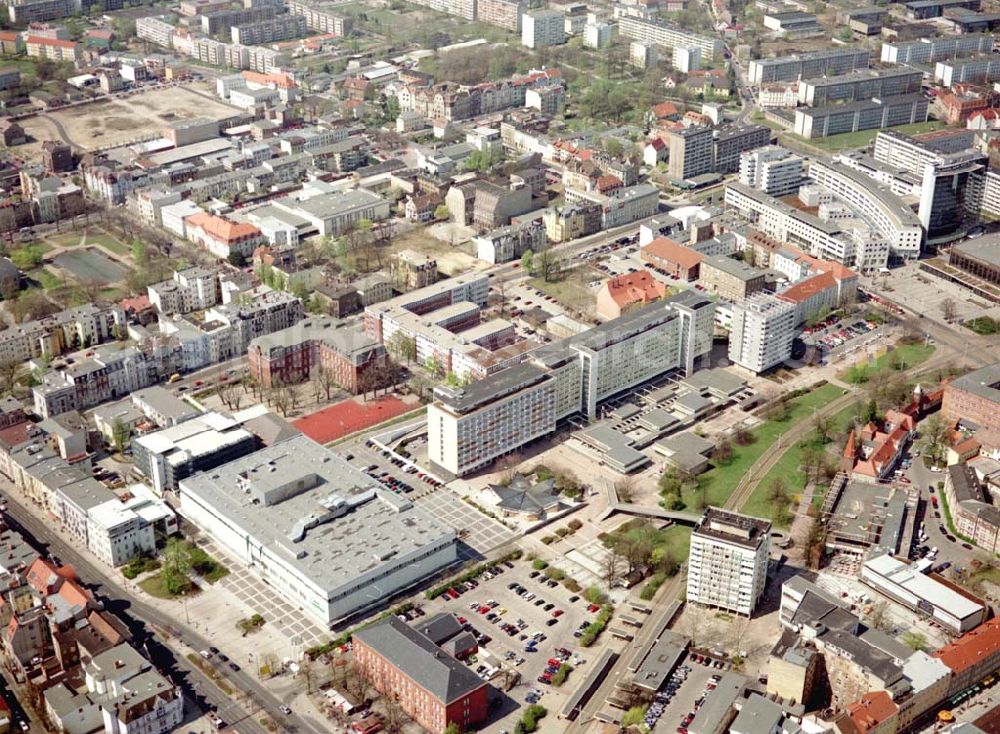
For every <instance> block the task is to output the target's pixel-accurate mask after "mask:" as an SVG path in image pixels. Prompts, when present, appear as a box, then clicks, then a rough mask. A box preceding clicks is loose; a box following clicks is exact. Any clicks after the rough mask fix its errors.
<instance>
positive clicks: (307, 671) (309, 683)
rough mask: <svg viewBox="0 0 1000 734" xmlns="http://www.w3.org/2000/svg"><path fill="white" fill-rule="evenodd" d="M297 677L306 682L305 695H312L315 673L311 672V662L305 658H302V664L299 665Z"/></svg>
mask: <svg viewBox="0 0 1000 734" xmlns="http://www.w3.org/2000/svg"><path fill="white" fill-rule="evenodd" d="M299 675H301V676H302V679H303V680H304V681H305V682H306V693H312V689H313V681H314V680H315V678H316V671H315V670H313V666H312V662H311V661H310V660H308V659H307V658H303V659H302V662H301V663H299Z"/></svg>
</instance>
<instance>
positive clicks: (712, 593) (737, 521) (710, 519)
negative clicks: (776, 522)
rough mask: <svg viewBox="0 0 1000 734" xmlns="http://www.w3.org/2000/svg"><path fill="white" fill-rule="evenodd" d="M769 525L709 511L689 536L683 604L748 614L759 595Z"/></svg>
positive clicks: (764, 580)
mask: <svg viewBox="0 0 1000 734" xmlns="http://www.w3.org/2000/svg"><path fill="white" fill-rule="evenodd" d="M770 538H771V523H770V522H769V521H768V520H762V519H760V518H756V517H750V516H748V515H741V514H739V513H736V512H730V511H728V510H722V509H719V508H718V507H709V508H708V509H707V510H705V514H704V515H703V516H702V518H701V521H700V522H699V523H698V525H697V526H695V529H694V531H693V532H692V533H691V553H690V556H689V557H688V579H687V600H688V602H693V603H695V604H703V605H705V606H709V607H715V608H717V609H725V610H726V611H730V612H734V613H736V614H744V615H746V616H748V617H749V616H750V615H751V614H753V610H754V609H755V608H756V606H757V602H759V601H760V598H761V596H763V594H764V585H765V584H766V583H767V563H768V557H769V556H770V552H771V542H770Z"/></svg>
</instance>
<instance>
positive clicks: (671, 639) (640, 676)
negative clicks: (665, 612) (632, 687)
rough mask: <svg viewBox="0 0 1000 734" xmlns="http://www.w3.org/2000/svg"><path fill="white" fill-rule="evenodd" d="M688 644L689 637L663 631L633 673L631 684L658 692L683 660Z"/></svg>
mask: <svg viewBox="0 0 1000 734" xmlns="http://www.w3.org/2000/svg"><path fill="white" fill-rule="evenodd" d="M689 644H691V639H690V638H689V637H685V636H684V635H680V634H678V633H676V632H672V631H671V630H663V631H662V632H661V633H660V636H659V637H658V638H657V640H656V642H655V643H654V644H653V647H652V649H651V650H650V651H649V653H648V654H647V655H646V657H645V659H643V661H642V664H641V665H640V666H639V669H638V670H637V671H636V672H635V675H634V676H633V678H632V682H633V683H635V684H636V685H637V686H639V687H640V688H646V689H648V690H650V691H658V690H660V688H662V687H663V683H664V682H665V681H666V680H667V676H669V675H670V674H671V673H672V672H673V670H674V668H676V667H677V665H678V664H679V663H680V662H681V661H682V660H683V659H684V655H685V654H686V652H687V647H688V645H689Z"/></svg>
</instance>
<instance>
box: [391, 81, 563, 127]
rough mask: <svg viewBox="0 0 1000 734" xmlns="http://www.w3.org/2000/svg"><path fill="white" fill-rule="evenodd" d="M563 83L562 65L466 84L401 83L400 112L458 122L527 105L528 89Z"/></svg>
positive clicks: (397, 91) (397, 94)
mask: <svg viewBox="0 0 1000 734" xmlns="http://www.w3.org/2000/svg"><path fill="white" fill-rule="evenodd" d="M551 85H558V86H562V85H563V79H562V74H561V73H560V71H559V69H543V70H536V71H531V72H529V73H528V74H523V75H515V76H513V77H511V78H510V79H505V80H501V81H497V82H486V83H483V84H478V85H476V86H464V85H460V84H455V83H452V82H443V83H440V84H435V85H433V86H417V85H406V84H400V85H399V86H398V87H396V100H397V101H398V102H399V108H400V111H401V112H416V113H417V114H419V115H421V116H423V117H425V118H428V119H433V120H448V121H450V122H457V121H459V120H468V119H470V118H473V117H479V116H480V115H486V114H490V113H493V112H501V111H503V110H507V109H511V108H515V107H524V106H525V99H526V94H527V91H528V90H529V89H534V88H541V87H547V86H551Z"/></svg>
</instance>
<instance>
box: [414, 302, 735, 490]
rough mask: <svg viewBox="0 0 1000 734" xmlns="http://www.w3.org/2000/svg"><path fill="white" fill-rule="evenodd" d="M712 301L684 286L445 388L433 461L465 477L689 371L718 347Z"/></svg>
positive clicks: (433, 421) (431, 415)
mask: <svg viewBox="0 0 1000 734" xmlns="http://www.w3.org/2000/svg"><path fill="white" fill-rule="evenodd" d="M714 321H715V303H714V302H713V301H711V300H709V299H708V298H705V297H704V296H701V295H700V294H698V293H696V292H694V291H686V292H684V293H682V294H679V295H677V296H674V297H672V298H669V299H666V300H665V301H659V302H655V303H652V304H649V305H648V306H644V307H641V308H637V309H634V310H632V311H628V312H626V313H625V314H623V315H622V316H620V317H619V318H617V319H613V320H611V321H607V322H605V323H603V324H601V325H600V326H597V327H594V328H593V329H590V330H589V331H586V332H584V333H582V334H579V335H577V336H573V337H570V338H568V339H565V340H563V341H561V342H557V343H554V344H550V345H548V346H546V347H545V348H544V349H540V350H536V352H534V353H533V354H532V355H531V356H532V361H531V362H528V363H523V364H519V365H517V366H514V367H510V368H508V369H505V370H501V371H499V372H496V373H495V374H492V375H489V376H488V377H486V378H485V379H483V380H480V381H478V382H474V383H472V384H471V385H469V386H468V387H465V388H456V389H451V388H439V389H438V390H436V391H435V398H436V399H435V401H434V403H432V404H431V405H430V406H429V407H428V412H427V417H428V440H427V446H428V458H429V459H430V461H431V462H433V463H434V464H435V465H436V466H437V467H438V468H439V469H440V470H442V471H443V472H446V473H449V474H453V475H455V476H461V475H463V474H467V473H469V472H471V471H474V470H476V469H479V468H481V467H483V466H486V465H487V464H489V463H490V462H492V461H494V460H495V459H497V458H499V457H501V456H504V455H506V454H508V453H511V452H513V451H516V450H518V449H519V448H520V447H522V446H524V445H525V444H527V443H529V442H530V441H532V440H534V439H536V438H539V437H540V436H544V435H546V434H548V433H551V432H552V431H554V430H555V428H556V422H557V421H559V420H561V419H563V418H566V417H568V416H570V415H573V414H574V413H579V414H582V415H586V416H588V417H590V418H594V417H596V416H597V415H598V406H599V405H600V404H601V403H603V402H604V401H606V400H608V399H609V398H612V397H614V396H616V395H619V394H621V393H622V392H623V391H625V390H629V389H632V388H635V387H636V386H638V385H641V384H643V383H645V382H648V381H649V380H652V379H654V378H656V377H659V376H660V375H663V374H665V373H667V372H671V371H674V370H676V371H682V372H685V373H686V374H690V373H691V372H693V371H694V369H695V363H696V361H697V360H698V359H699V358H701V357H703V356H704V355H706V354H708V353H709V352H710V351H711V348H712V331H713V327H714Z"/></svg>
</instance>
